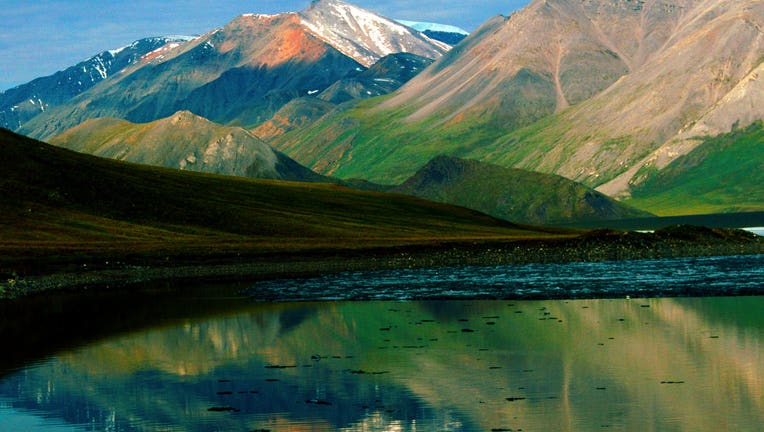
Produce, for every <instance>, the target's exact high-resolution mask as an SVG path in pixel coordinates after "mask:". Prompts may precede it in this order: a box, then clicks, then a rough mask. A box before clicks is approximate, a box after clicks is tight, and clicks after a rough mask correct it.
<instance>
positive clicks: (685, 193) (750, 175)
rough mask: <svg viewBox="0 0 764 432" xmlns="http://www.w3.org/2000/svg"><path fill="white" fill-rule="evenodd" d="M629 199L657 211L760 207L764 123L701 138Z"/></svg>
mask: <svg viewBox="0 0 764 432" xmlns="http://www.w3.org/2000/svg"><path fill="white" fill-rule="evenodd" d="M628 202H629V204H631V205H634V206H636V207H639V208H643V209H647V210H650V211H652V212H654V213H656V214H659V215H662V216H672V215H680V214H707V213H730V212H751V211H761V210H764V124H763V123H762V122H761V121H758V122H756V123H753V124H752V125H750V126H748V127H747V128H744V129H738V130H735V131H732V132H730V133H728V134H724V135H720V136H717V137H713V138H706V139H705V140H704V142H703V144H701V145H700V146H698V147H697V148H695V149H694V150H693V151H692V152H690V153H688V154H687V155H684V156H682V157H680V158H678V159H677V160H676V161H675V162H673V163H672V164H671V165H669V166H668V167H666V169H664V170H662V171H661V172H659V173H658V174H657V175H654V176H652V177H650V178H648V180H647V181H646V182H645V183H643V184H641V185H639V186H638V187H637V188H635V189H634V192H633V198H632V199H631V200H629V201H628Z"/></svg>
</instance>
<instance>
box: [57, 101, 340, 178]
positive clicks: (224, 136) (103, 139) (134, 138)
mask: <svg viewBox="0 0 764 432" xmlns="http://www.w3.org/2000/svg"><path fill="white" fill-rule="evenodd" d="M50 143H51V144H54V145H57V146H60V147H64V148H68V149H70V150H74V151H78V152H81V153H87V154H92V155H95V156H102V157H107V158H111V159H118V160H123V161H128V162H136V163H142V164H147V165H154V166H164V167H168V168H176V169H181V170H189V171H200V172H207V173H213V174H226V175H234V176H241V177H256V178H266V179H275V180H294V181H328V180H327V179H326V178H325V177H323V176H320V175H318V174H316V173H314V172H313V171H311V170H309V169H307V168H305V167H303V166H301V165H299V164H298V163H297V162H295V161H294V160H292V159H290V158H289V157H287V156H286V155H284V154H283V153H281V152H277V151H274V150H273V148H271V147H270V146H269V145H268V144H266V143H264V142H263V141H261V140H260V139H258V138H257V137H255V136H254V135H252V134H251V133H250V132H249V131H247V130H245V129H242V128H240V127H235V126H222V125H219V124H216V123H213V122H211V121H209V120H207V119H204V118H202V117H199V116H197V115H195V114H192V113H191V112H188V111H179V112H177V113H175V114H174V115H172V116H170V117H168V118H165V119H160V120H156V121H153V122H149V123H141V124H135V123H130V122H128V121H126V120H119V119H110V118H101V119H93V120H88V121H85V122H84V123H82V124H80V125H78V126H76V127H74V128H72V129H69V130H68V131H66V132H65V133H63V134H61V135H59V136H57V137H54V138H53V139H51V141H50Z"/></svg>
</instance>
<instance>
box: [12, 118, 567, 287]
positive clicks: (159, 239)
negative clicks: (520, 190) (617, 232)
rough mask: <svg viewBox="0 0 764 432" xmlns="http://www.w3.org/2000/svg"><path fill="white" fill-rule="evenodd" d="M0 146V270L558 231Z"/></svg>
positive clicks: (362, 195)
mask: <svg viewBox="0 0 764 432" xmlns="http://www.w3.org/2000/svg"><path fill="white" fill-rule="evenodd" d="M0 148H2V151H3V154H4V157H3V158H2V159H0V171H2V172H3V176H2V177H1V178H0V251H1V253H0V257H1V258H0V274H3V275H9V274H14V273H18V274H35V273H40V272H43V273H44V272H50V271H52V270H62V269H63V270H66V269H69V270H73V269H79V270H81V269H82V266H83V265H85V266H90V267H89V268H90V269H94V268H99V267H101V268H102V267H104V266H109V265H125V264H126V263H127V264H132V265H135V264H141V265H180V264H182V263H205V264H210V263H215V262H220V261H221V260H222V261H226V260H227V261H228V262H230V261H237V260H242V259H244V260H247V259H253V257H260V259H263V257H271V258H272V257H278V256H279V254H287V256H289V255H288V254H299V253H306V251H314V252H315V253H318V254H322V255H328V256H331V255H332V254H333V253H338V251H341V250H363V249H372V248H375V247H390V246H401V245H423V244H432V243H438V242H443V241H480V240H490V239H494V240H498V239H504V240H506V239H518V238H544V237H550V236H559V233H560V232H561V231H556V232H557V234H554V233H555V231H553V230H541V229H539V230H535V229H533V228H529V227H521V226H517V225H513V224H510V223H508V222H505V221H501V220H498V219H495V218H492V217H489V216H486V215H484V214H481V213H477V212H475V211H472V210H467V209H464V208H461V207H454V206H448V205H444V204H438V203H434V202H429V201H423V200H421V199H417V198H413V197H409V196H405V195H400V194H383V193H376V192H362V191H357V190H352V189H348V188H345V187H342V186H338V185H334V184H313V183H294V182H282V181H270V180H259V179H244V178H233V177H224V176H216V175H211V174H203V173H194V172H183V171H179V170H173V169H166V168H157V167H151V166H146V165H137V164H131V163H125V162H120V161H114V160H110V159H102V158H97V157H94V156H90V155H84V154H80V153H76V152H72V151H69V150H66V149H62V148H58V147H54V146H50V145H48V144H44V143H42V142H38V141H34V140H32V139H29V138H26V137H23V136H20V135H17V134H14V133H12V132H10V131H7V130H0ZM296 256H297V255H292V256H291V258H290V259H295V257H296ZM271 258H269V259H271ZM282 259H283V258H282ZM110 263H111V264H110ZM73 266H76V267H73Z"/></svg>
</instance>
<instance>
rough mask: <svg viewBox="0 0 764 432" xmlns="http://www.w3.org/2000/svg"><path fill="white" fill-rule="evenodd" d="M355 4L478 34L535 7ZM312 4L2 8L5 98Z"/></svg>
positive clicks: (0, 63)
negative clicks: (87, 68)
mask: <svg viewBox="0 0 764 432" xmlns="http://www.w3.org/2000/svg"><path fill="white" fill-rule="evenodd" d="M346 1H348V0H346ZM348 2H349V3H352V4H355V5H356V6H360V7H362V8H365V9H369V10H371V11H374V12H377V13H379V14H382V15H384V16H386V17H388V18H393V19H404V20H411V21H425V22H436V23H441V24H451V25H455V26H458V27H461V28H463V29H465V30H467V31H472V30H474V29H475V28H477V27H478V26H479V25H480V24H481V23H483V22H485V21H486V20H488V19H489V18H491V17H492V16H495V15H498V14H503V15H508V14H510V13H512V12H514V11H515V10H517V9H520V8H522V7H523V6H525V5H526V4H527V3H528V2H529V0H504V1H497V0H481V1H455V0H446V1H442V0H392V1H390V0H384V1H383V0H349V1H348ZM309 4H310V0H249V1H242V0H223V1H219V0H218V1H209V0H207V1H205V0H186V1H181V0H129V1H121V0H120V1H117V0H0V23H2V25H0V91H2V90H7V89H9V88H12V87H15V86H17V85H19V84H23V83H26V82H29V81H31V80H32V79H34V78H38V77H42V76H47V75H51V74H53V73H55V72H57V71H59V70H62V69H66V68H67V67H69V66H73V65H75V64H77V63H79V62H81V61H83V60H85V59H87V58H89V57H91V56H93V55H95V54H98V53H100V52H103V51H106V50H109V49H116V48H120V47H122V46H125V45H128V44H130V43H131V42H133V41H135V40H138V39H141V38H144V37H151V36H167V35H188V36H195V35H200V34H203V33H206V32H208V31H210V30H213V29H215V28H217V27H222V26H223V25H225V24H226V23H228V22H229V21H231V20H232V19H234V18H235V17H237V16H238V15H241V14H243V13H264V14H273V13H280V12H289V11H300V10H303V9H305V8H306V7H307V6H308V5H309Z"/></svg>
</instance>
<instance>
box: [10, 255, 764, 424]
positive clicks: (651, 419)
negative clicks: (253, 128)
mask: <svg viewBox="0 0 764 432" xmlns="http://www.w3.org/2000/svg"><path fill="white" fill-rule="evenodd" d="M760 263H761V261H759V264H760ZM629 265H630V264H629ZM554 269H557V268H556V267H555V268H554ZM555 271H556V270H555ZM505 272H506V270H505ZM550 274H551V273H550ZM441 276H442V273H441ZM752 277H753V278H756V277H758V279H755V280H756V281H757V282H758V284H759V286H760V287H761V286H762V284H764V280H763V279H762V278H761V276H755V275H754V276H752ZM750 278H751V277H749V279H750ZM323 280H325V279H323ZM303 282H304V283H306V284H308V283H316V281H315V280H314V281H303ZM370 282H372V281H370ZM285 283H287V282H285ZM620 283H624V282H620ZM664 283H667V284H670V278H668V277H666V278H664ZM396 289H397V288H396ZM254 290H255V291H257V288H255V289H254ZM115 296H116V297H117V298H116V299H110V298H107V297H103V298H99V299H97V301H95V302H94V303H93V304H89V305H82V304H76V303H71V302H68V301H66V300H61V301H60V302H58V303H55V305H54V306H52V308H53V309H55V310H54V311H53V312H52V313H53V314H54V316H55V317H56V320H57V322H58V327H62V326H65V325H64V323H66V326H69V327H67V328H66V329H57V327H56V324H55V323H44V324H41V325H40V327H41V328H47V329H49V330H50V331H53V332H55V331H57V330H58V331H60V333H62V334H63V333H66V334H75V333H76V335H77V338H75V339H73V340H72V341H71V343H69V344H60V345H56V348H55V349H54V350H53V351H51V352H46V351H45V350H42V351H40V352H34V353H33V354H30V355H28V356H27V357H24V356H23V353H16V354H18V356H16V357H14V358H16V359H17V364H15V365H14V364H13V362H11V363H10V364H11V366H8V365H6V367H11V369H10V370H6V372H5V373H0V431H14V430H30V431H35V430H37V431H42V430H44V431H91V430H93V431H156V430H162V431H261V430H272V431H287V430H288V431H295V430H298V431H334V430H346V431H448V430H454V431H458V430H461V431H491V430H513V431H517V430H523V431H559V430H564V431H600V430H620V431H719V430H735V431H761V430H762V429H761V427H762V425H764V315H763V314H762V310H764V296H746V297H704V298H691V297H688V298H652V299H642V298H639V299H638V298H632V299H623V298H622V299H599V300H428V301H421V300H410V301H365V302H361V301H356V302H345V301H343V302H298V303H295V302H280V303H272V302H253V301H251V300H249V299H246V298H230V297H209V296H208V297H197V295H196V293H194V292H190V291H189V295H188V296H187V297H186V298H182V299H178V298H177V296H157V297H155V298H153V299H152V300H151V301H150V302H145V300H144V301H143V302H144V303H140V302H131V301H130V300H129V297H124V298H119V297H118V295H116V294H115ZM22 305H23V304H22ZM27 306H39V305H37V304H34V303H32V304H30V305H27ZM15 309H18V305H17V306H16V308H15ZM139 310H140V311H141V312H140V313H138V312H137V311H139ZM4 312H5V314H6V315H4V316H5V317H6V318H7V317H8V316H9V314H10V313H11V312H10V310H9V309H6V310H4ZM14 313H16V314H17V316H15V318H14V319H15V320H16V322H18V323H19V324H18V325H20V326H23V327H25V328H27V327H31V326H32V324H33V323H35V322H37V321H36V320H35V318H34V315H35V314H34V313H32V314H26V315H25V314H23V313H18V311H16V312H14ZM136 314H138V315H140V317H139V318H134V317H135V315H136ZM38 315H39V314H38ZM129 320H133V321H131V322H127V321H129ZM8 328H10V327H9V326H8V324H7V323H6V324H5V326H4V327H3V329H5V331H6V332H8ZM29 337H31V338H32V340H33V341H38V342H39V341H44V339H39V340H38V339H35V338H36V336H34V335H32V336H29ZM40 337H42V336H40ZM26 339H28V338H26ZM56 340H59V339H56ZM5 343H6V344H7V343H8V342H5ZM38 344H45V345H46V346H47V345H50V344H52V342H39V343H38ZM33 345H34V344H33V343H28V344H26V345H24V346H28V347H32V346H33ZM6 346H7V345H6ZM13 346H17V344H15V343H14V345H13ZM13 346H12V347H11V348H13ZM28 349H32V348H28ZM4 351H5V352H7V353H8V354H12V353H13V351H12V349H11V350H6V349H4Z"/></svg>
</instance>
